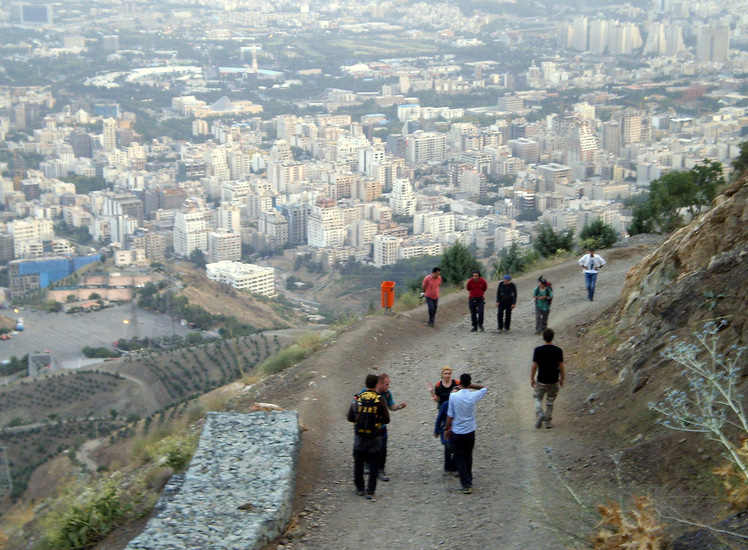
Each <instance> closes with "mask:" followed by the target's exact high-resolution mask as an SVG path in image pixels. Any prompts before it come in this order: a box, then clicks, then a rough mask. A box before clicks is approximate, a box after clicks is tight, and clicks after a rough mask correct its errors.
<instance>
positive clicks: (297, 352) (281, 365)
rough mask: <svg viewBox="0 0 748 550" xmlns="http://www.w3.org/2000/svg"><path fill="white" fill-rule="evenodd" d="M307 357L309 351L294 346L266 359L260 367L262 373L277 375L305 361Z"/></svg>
mask: <svg viewBox="0 0 748 550" xmlns="http://www.w3.org/2000/svg"><path fill="white" fill-rule="evenodd" d="M306 357H307V350H305V349H303V348H301V347H299V346H298V345H296V344H294V345H293V346H290V347H288V348H286V349H282V350H280V351H279V352H277V353H276V354H274V355H272V356H270V357H268V358H267V359H265V360H264V361H263V362H262V364H261V365H260V371H261V372H263V373H265V374H276V373H278V372H281V371H282V370H284V369H287V368H288V367H291V366H293V365H295V364H296V363H299V362H300V361H303V360H304V359H306Z"/></svg>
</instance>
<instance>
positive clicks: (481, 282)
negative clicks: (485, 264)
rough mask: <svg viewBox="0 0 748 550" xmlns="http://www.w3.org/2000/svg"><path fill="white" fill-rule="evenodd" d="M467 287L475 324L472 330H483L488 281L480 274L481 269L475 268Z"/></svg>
mask: <svg viewBox="0 0 748 550" xmlns="http://www.w3.org/2000/svg"><path fill="white" fill-rule="evenodd" d="M465 288H466V289H467V291H468V293H469V296H468V307H469V308H470V321H471V323H472V325H473V328H472V329H470V331H471V332H476V331H478V330H480V331H481V332H483V310H484V308H485V305H486V300H485V298H484V297H483V295H484V294H485V293H486V290H488V283H487V282H486V280H485V279H484V278H483V277H481V276H480V271H478V270H475V271H473V275H472V277H470V279H469V280H468V282H467V285H466V287H465Z"/></svg>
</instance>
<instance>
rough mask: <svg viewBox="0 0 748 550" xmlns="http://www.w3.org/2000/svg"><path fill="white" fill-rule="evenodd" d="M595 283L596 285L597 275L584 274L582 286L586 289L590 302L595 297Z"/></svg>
mask: <svg viewBox="0 0 748 550" xmlns="http://www.w3.org/2000/svg"><path fill="white" fill-rule="evenodd" d="M595 283H597V273H596V272H595V273H585V274H584V285H585V286H586V287H587V299H588V300H589V301H590V302H591V301H592V299H593V298H594V297H595Z"/></svg>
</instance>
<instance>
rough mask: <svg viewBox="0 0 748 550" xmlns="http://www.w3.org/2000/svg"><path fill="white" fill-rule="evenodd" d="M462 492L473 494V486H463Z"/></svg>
mask: <svg viewBox="0 0 748 550" xmlns="http://www.w3.org/2000/svg"><path fill="white" fill-rule="evenodd" d="M460 492H461V493H462V494H463V495H472V494H473V488H472V487H463V488H462V489H460Z"/></svg>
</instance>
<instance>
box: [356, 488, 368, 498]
mask: <svg viewBox="0 0 748 550" xmlns="http://www.w3.org/2000/svg"><path fill="white" fill-rule="evenodd" d="M356 494H357V495H358V496H360V497H362V496H364V495H365V494H366V491H359V490H358V489H356Z"/></svg>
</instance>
